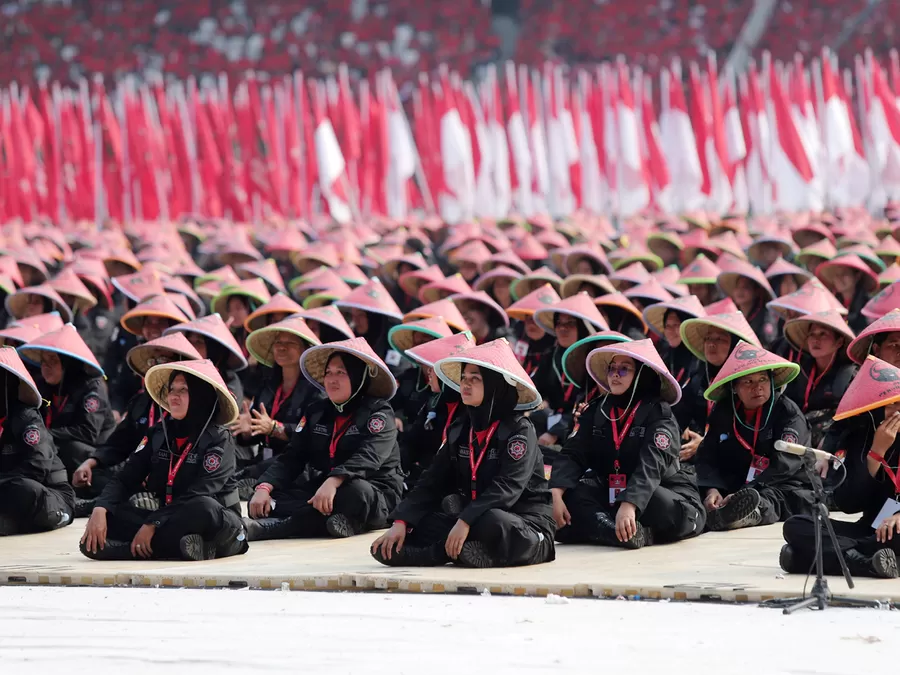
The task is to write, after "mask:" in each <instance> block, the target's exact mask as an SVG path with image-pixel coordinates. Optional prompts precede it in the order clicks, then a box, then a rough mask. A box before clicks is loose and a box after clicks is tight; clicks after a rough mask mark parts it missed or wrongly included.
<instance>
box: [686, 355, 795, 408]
mask: <svg viewBox="0 0 900 675" xmlns="http://www.w3.org/2000/svg"><path fill="white" fill-rule="evenodd" d="M764 370H771V371H772V372H773V376H772V379H773V380H774V383H773V384H774V386H775V389H780V388H781V387H783V386H785V385H786V384H789V383H790V382H791V381H793V380H794V378H796V377H797V375H799V374H800V366H799V365H797V364H796V363H786V364H778V365H775V364H771V363H770V364H765V365H762V366H756V367H755V368H748V369H747V370H743V371H741V372H737V373H732V374H731V375H729V376H728V377H724V378H722V379H721V380H719V381H718V382H713V383H712V384H711V385H710V386H709V388H707V390H706V391H705V392H703V397H704V398H705V399H706V400H707V401H721V400H722V399H723V398H724V397H725V394H726V393H727V392H728V387H726V386H725V385H726V384H729V383H731V382H734V381H735V380H739V379H740V378H742V377H747V375H752V374H753V373H761V372H762V371H764Z"/></svg>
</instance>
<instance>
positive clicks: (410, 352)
mask: <svg viewBox="0 0 900 675" xmlns="http://www.w3.org/2000/svg"><path fill="white" fill-rule="evenodd" d="M475 346H476V345H475V338H473V337H472V333H470V332H469V331H467V330H466V331H463V332H462V333H457V334H456V335H451V336H449V337H442V338H438V339H436V340H431V341H430V342H426V343H424V344H421V345H418V346H416V347H411V348H409V349H407V350H406V352H405V354H406V357H407V358H409V359H410V360H411V361H414V362H415V363H417V364H418V365H420V366H427V367H428V368H432V367H434V364H435V363H437V362H438V361H440V360H441V359H445V358H447V357H450V356H453V355H455V354H461V353H464V352H467V351H469V350H470V349H474V348H475Z"/></svg>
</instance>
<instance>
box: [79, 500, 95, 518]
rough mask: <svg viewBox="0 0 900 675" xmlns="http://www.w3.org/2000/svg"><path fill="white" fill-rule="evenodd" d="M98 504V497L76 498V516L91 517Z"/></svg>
mask: <svg viewBox="0 0 900 675" xmlns="http://www.w3.org/2000/svg"><path fill="white" fill-rule="evenodd" d="M96 505H97V500H96V499H76V500H75V517H76V518H90V517H91V513H93V511H94V507H95V506H96Z"/></svg>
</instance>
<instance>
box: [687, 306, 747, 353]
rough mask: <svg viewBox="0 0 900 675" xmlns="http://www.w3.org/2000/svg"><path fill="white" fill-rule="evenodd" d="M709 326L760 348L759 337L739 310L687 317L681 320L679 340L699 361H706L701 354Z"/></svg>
mask: <svg viewBox="0 0 900 675" xmlns="http://www.w3.org/2000/svg"><path fill="white" fill-rule="evenodd" d="M710 328H718V329H719V330H723V331H725V332H726V333H729V334H731V335H734V336H735V337H737V338H739V339H741V340H743V341H744V342H747V343H749V344H751V345H753V346H755V347H759V348H760V349H761V348H762V345H761V344H760V342H759V338H758V337H757V336H756V333H754V332H753V328H751V327H750V324H749V323H747V319H746V318H745V317H744V315H743V314H741V313H740V312H729V313H728V314H708V315H707V316H703V317H698V318H696V319H688V320H687V321H682V322H681V341H682V342H684V345H685V346H686V347H687V348H688V349H689V350H690V351H691V353H692V354H693V355H694V356H696V357H697V358H698V359H700V360H701V361H706V356H704V354H703V340H704V339H705V338H706V333H707V331H708V330H709V329H710Z"/></svg>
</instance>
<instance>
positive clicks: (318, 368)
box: [300, 337, 397, 400]
mask: <svg viewBox="0 0 900 675" xmlns="http://www.w3.org/2000/svg"><path fill="white" fill-rule="evenodd" d="M335 352H339V353H344V354H350V355H352V356H355V357H356V358H358V359H360V360H362V361H363V362H364V363H365V364H366V365H367V366H368V368H367V375H368V380H369V388H368V390H367V395H369V396H373V397H377V398H383V399H385V400H390V399H392V398H393V397H394V394H396V393H397V380H395V379H394V376H393V375H391V371H390V369H389V368H388V367H387V366H386V365H385V363H384V361H382V360H381V359H380V358H378V355H377V354H375V352H374V351H373V350H372V348H371V347H370V346H369V343H368V342H366V340H365V338H360V337H358V338H353V339H352V340H341V341H340V342H329V343H328V344H324V345H317V346H315V347H310V348H309V349H307V350H306V351H305V352H303V356H301V357H300V369H301V370H302V371H303V375H304V377H306V379H307V380H309V382H310V383H312V384H313V385H314V386H315V387H316V388H318V389H319V390H320V391H322V392H324V391H325V386H324V385H323V384H322V381H323V380H324V379H325V367H326V366H327V365H328V359H329V358H331V355H332V354H334V353H335Z"/></svg>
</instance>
